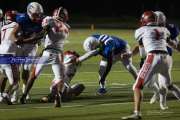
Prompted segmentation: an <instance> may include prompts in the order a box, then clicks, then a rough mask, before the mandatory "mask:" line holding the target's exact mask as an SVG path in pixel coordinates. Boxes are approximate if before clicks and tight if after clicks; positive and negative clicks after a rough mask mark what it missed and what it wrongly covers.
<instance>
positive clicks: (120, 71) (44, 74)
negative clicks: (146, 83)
mask: <svg viewBox="0 0 180 120" xmlns="http://www.w3.org/2000/svg"><path fill="white" fill-rule="evenodd" d="M172 71H180V69H178V68H177V69H176V68H175V69H172ZM111 72H114V73H124V72H128V71H127V70H119V71H111ZM80 73H87V74H89V73H98V72H80ZM41 75H42V76H54V75H53V74H49V73H42V74H41Z"/></svg>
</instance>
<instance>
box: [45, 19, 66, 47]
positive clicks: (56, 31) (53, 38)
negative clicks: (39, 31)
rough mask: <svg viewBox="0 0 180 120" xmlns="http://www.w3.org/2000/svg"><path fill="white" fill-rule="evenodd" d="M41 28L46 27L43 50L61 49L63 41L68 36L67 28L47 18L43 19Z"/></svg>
mask: <svg viewBox="0 0 180 120" xmlns="http://www.w3.org/2000/svg"><path fill="white" fill-rule="evenodd" d="M42 27H43V28H45V27H48V30H49V31H48V33H47V35H46V38H45V48H54V49H59V50H62V49H63V45H64V41H65V39H66V38H67V36H68V35H69V29H68V27H67V26H66V25H65V24H64V23H63V22H62V21H59V20H57V19H55V18H53V17H50V16H47V17H46V18H44V19H43V22H42Z"/></svg>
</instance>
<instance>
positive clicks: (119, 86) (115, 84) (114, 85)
mask: <svg viewBox="0 0 180 120" xmlns="http://www.w3.org/2000/svg"><path fill="white" fill-rule="evenodd" d="M82 83H83V84H85V86H86V87H91V86H99V85H98V83H96V82H82ZM129 85H131V84H120V83H112V84H110V85H107V86H108V88H124V86H129ZM34 88H35V89H40V88H41V89H45V88H48V87H33V89H34Z"/></svg>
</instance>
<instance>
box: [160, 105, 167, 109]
mask: <svg viewBox="0 0 180 120" xmlns="http://www.w3.org/2000/svg"><path fill="white" fill-rule="evenodd" d="M160 108H161V110H167V109H168V106H166V105H162V104H160Z"/></svg>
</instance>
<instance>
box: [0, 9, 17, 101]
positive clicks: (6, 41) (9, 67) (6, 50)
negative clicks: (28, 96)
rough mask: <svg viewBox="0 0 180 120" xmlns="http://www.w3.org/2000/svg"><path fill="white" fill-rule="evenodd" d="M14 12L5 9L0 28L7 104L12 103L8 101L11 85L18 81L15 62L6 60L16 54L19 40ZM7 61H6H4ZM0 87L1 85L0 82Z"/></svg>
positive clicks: (0, 49)
mask: <svg viewBox="0 0 180 120" xmlns="http://www.w3.org/2000/svg"><path fill="white" fill-rule="evenodd" d="M15 16H16V12H15V11H7V12H6V13H5V21H4V24H5V25H4V26H3V27H2V28H1V45H0V54H1V57H2V58H3V59H5V61H3V60H2V61H1V62H2V63H1V65H0V66H1V69H2V70H3V72H4V74H5V75H6V76H7V78H8V80H9V87H8V89H7V90H6V91H5V94H4V95H3V97H4V99H5V100H6V102H7V103H8V104H12V103H11V101H10V95H11V92H13V86H16V85H17V84H18V81H19V70H18V66H17V65H16V63H11V61H8V58H10V57H13V56H16V55H17V49H18V47H17V44H16V42H17V41H18V40H19V39H18V38H17V36H16V35H17V33H18V30H19V25H18V24H17V23H16V22H14V21H15ZM6 62H7V63H6ZM0 86H1V87H2V86H3V85H2V84H0Z"/></svg>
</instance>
